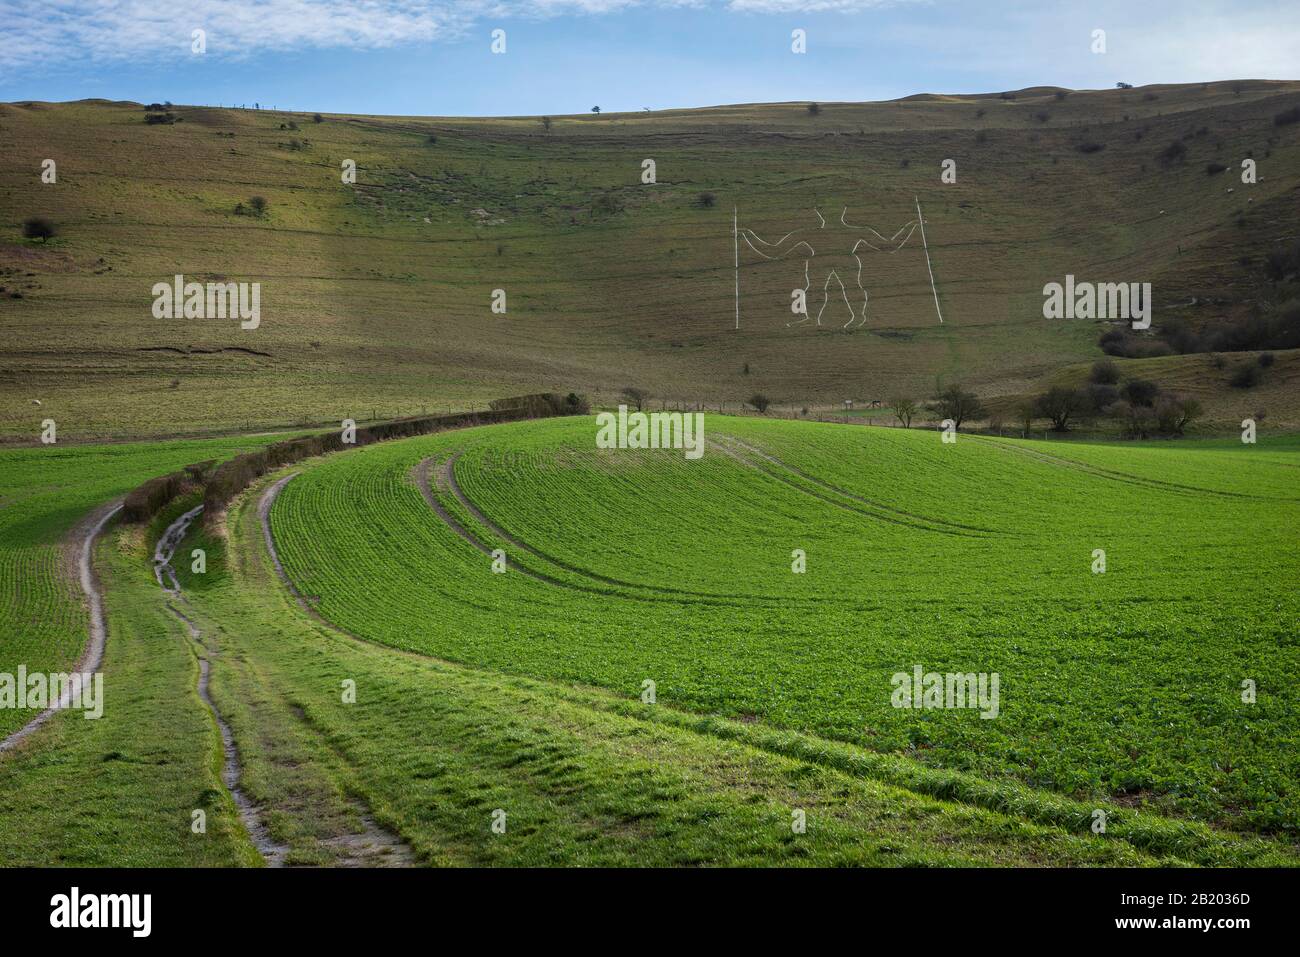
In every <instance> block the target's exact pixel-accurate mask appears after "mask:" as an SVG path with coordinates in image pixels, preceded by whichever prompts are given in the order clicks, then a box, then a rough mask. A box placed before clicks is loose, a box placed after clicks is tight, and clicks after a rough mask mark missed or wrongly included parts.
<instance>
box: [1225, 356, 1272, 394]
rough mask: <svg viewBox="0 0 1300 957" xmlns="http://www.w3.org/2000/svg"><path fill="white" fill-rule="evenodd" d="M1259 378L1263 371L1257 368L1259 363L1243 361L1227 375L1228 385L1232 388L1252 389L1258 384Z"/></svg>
mask: <svg viewBox="0 0 1300 957" xmlns="http://www.w3.org/2000/svg"><path fill="white" fill-rule="evenodd" d="M1261 378H1263V372H1262V371H1261V370H1260V368H1259V363H1257V362H1243V363H1241V365H1239V366H1237V368H1236V369H1234V370H1233V372H1232V375H1231V376H1229V378H1228V385H1230V386H1232V387H1233V388H1234V389H1253V388H1254V387H1255V386H1257V385H1259V380H1260V379H1261Z"/></svg>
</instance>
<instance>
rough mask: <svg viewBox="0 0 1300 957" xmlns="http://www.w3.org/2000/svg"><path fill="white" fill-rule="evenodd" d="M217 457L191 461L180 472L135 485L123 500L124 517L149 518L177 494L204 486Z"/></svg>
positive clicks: (127, 519)
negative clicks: (196, 462) (204, 481)
mask: <svg viewBox="0 0 1300 957" xmlns="http://www.w3.org/2000/svg"><path fill="white" fill-rule="evenodd" d="M213 462H215V459H214V460H209V461H207V462H199V463H198V464H196V465H187V466H185V468H183V469H181V470H180V471H179V472H172V473H171V474H170V475H160V476H158V477H157V478H151V479H149V481H147V482H145V483H144V484H143V485H140V486H138V487H136V488H134V489H132V490H131V491H130V492H129V493H127V496H126V498H125V499H123V501H122V517H123V518H124V519H125V520H126V521H128V522H147V521H149V520H150V519H151V518H153V517H154V516H155V515H157V514H158V513H159V512H160V511H162V510H163V508H164V507H165V506H166V505H167V503H168V502H170V501H171V500H172V499H174V498H176V496H178V495H181V494H183V493H184V492H186V491H189V490H191V489H196V488H200V487H202V485H203V480H204V477H205V476H206V475H207V473H208V471H209V470H210V469H211V468H212V465H213Z"/></svg>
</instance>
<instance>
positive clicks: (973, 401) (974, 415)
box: [930, 385, 984, 429]
mask: <svg viewBox="0 0 1300 957" xmlns="http://www.w3.org/2000/svg"><path fill="white" fill-rule="evenodd" d="M930 408H931V410H932V411H934V412H935V413H937V414H938V415H939V417H940V418H943V419H952V424H953V427H954V428H958V429H960V428H961V424H962V423H963V422H966V421H968V420H970V419H978V418H979V417H980V416H981V415H983V414H984V406H983V405H981V404H980V400H979V398H978V397H977V396H976V395H975V393H974V392H967V391H966V390H965V389H963V388H962V387H961V386H959V385H950V386H948V388H946V389H944V390H943V391H942V392H940V393H939V394H938V395H937V396H935V398H934V401H933V402H931V403H930Z"/></svg>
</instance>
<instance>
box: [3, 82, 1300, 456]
mask: <svg viewBox="0 0 1300 957" xmlns="http://www.w3.org/2000/svg"><path fill="white" fill-rule="evenodd" d="M1298 101H1300V84H1296V83H1290V82H1264V81H1243V82H1240V83H1236V84H1233V83H1213V84H1205V85H1188V86H1169V87H1150V88H1143V89H1138V90H1113V91H1080V92H1067V91H1057V90H1053V89H1035V90H1025V91H1020V92H1019V93H1016V94H1005V95H1002V96H999V95H989V96H985V97H971V96H968V97H944V96H922V97H911V98H908V99H906V100H902V101H895V102H888V103H863V104H856V103H845V104H838V103H832V104H823V105H822V109H821V112H820V113H819V114H818V115H812V114H811V113H810V112H809V111H808V109H807V108H806V105H805V104H798V103H795V104H759V105H751V106H736V107H718V108H714V109H708V110H681V111H664V112H658V113H644V114H606V115H601V116H578V117H557V118H555V119H554V120H553V122H552V123H551V125H550V128H549V129H547V128H545V127H544V126H543V124H542V123H541V122H540V121H539V119H538V118H528V117H515V118H499V119H449V118H428V117H358V116H324V117H322V121H321V122H319V123H317V122H314V121H313V118H312V116H310V115H306V114H287V113H273V112H270V111H252V110H238V109H228V108H213V107H178V108H175V109H174V111H173V112H174V114H175V116H176V117H178V118H179V120H180V122H177V123H175V124H172V125H166V124H162V125H147V124H146V123H145V122H144V115H145V114H144V112H143V110H142V108H141V107H140V105H138V104H130V103H109V102H104V101H83V102H77V103H65V104H48V103H20V104H0V142H3V145H4V149H3V150H0V230H3V232H4V235H3V237H0V285H3V286H4V287H5V289H4V291H3V292H0V323H2V324H3V328H4V331H5V333H6V335H5V336H4V337H3V340H2V341H0V370H3V371H2V372H0V434H2V435H4V436H5V437H8V438H11V439H26V440H31V439H32V438H33V437H34V436H35V435H36V433H37V431H38V429H39V423H40V421H41V419H43V418H47V417H52V418H54V419H55V420H56V421H58V422H59V425H60V431H61V434H63V435H65V436H68V437H69V438H75V437H81V438H87V437H93V436H115V435H139V434H175V433H177V432H183V431H190V430H207V429H218V428H248V427H263V426H268V425H273V424H286V423H298V422H304V421H312V422H321V421H335V420H337V419H341V418H343V417H352V418H356V419H364V418H370V417H371V416H372V415H375V414H377V415H380V416H383V415H393V414H396V413H399V412H408V413H409V412H418V411H419V410H420V409H421V408H423V407H428V408H430V409H432V408H438V407H440V406H442V405H444V404H450V405H453V406H458V407H464V406H466V405H469V404H472V403H474V402H476V401H478V402H482V401H485V400H486V399H487V398H490V397H492V396H496V395H499V394H501V393H502V391H503V390H504V391H507V392H512V391H530V390H534V389H541V388H545V389H550V388H557V387H558V388H562V389H563V390H565V391H568V390H569V389H579V390H585V391H588V392H591V393H593V394H595V395H597V396H601V395H605V396H609V395H613V394H614V393H615V392H616V391H617V390H618V389H619V388H621V387H622V386H624V385H628V384H636V385H639V386H642V387H645V388H647V389H649V390H650V391H651V392H653V393H654V394H655V395H656V396H659V397H663V398H666V399H669V400H674V399H681V400H696V399H703V400H707V401H711V402H718V401H729V402H732V403H735V402H737V401H738V400H742V399H744V398H747V397H748V396H749V395H750V394H751V393H753V392H755V391H763V392H766V393H767V394H769V395H770V396H772V397H773V398H774V399H776V400H777V401H779V402H782V403H785V402H789V403H795V404H808V405H812V406H817V405H822V404H830V405H837V404H838V403H839V402H840V401H841V400H842V399H844V398H846V397H855V398H859V399H869V398H887V397H888V396H889V395H890V393H893V392H900V391H901V392H910V393H912V394H915V395H918V396H922V395H926V394H928V393H929V392H930V391H931V390H932V389H933V388H934V385H935V383H936V381H937V380H939V379H941V378H942V379H943V380H944V381H953V380H961V381H963V382H965V383H967V384H969V385H971V386H973V387H975V389H976V390H977V391H978V392H980V393H981V394H982V395H984V396H986V397H991V396H998V395H1014V394H1018V393H1020V392H1023V391H1027V390H1028V389H1030V388H1033V387H1036V386H1037V385H1038V384H1040V383H1041V382H1042V381H1043V380H1044V378H1045V377H1047V376H1049V375H1051V374H1052V373H1053V372H1054V371H1055V370H1056V369H1058V368H1059V367H1061V366H1063V365H1067V364H1070V363H1081V362H1085V361H1087V360H1089V359H1091V358H1093V357H1095V356H1097V355H1099V354H1100V353H1099V351H1098V349H1097V347H1096V339H1097V336H1098V334H1099V332H1100V331H1101V329H1102V328H1103V326H1102V325H1101V324H1099V323H1093V322H1083V321H1080V322H1066V321H1057V322H1051V321H1047V320H1044V319H1043V318H1042V316H1041V304H1042V287H1043V285H1044V283H1046V282H1048V281H1053V280H1059V279H1061V278H1062V276H1063V275H1064V274H1065V273H1067V272H1071V273H1074V274H1075V275H1077V276H1079V277H1080V278H1089V279H1093V280H1096V281H1150V282H1152V283H1153V284H1154V287H1155V300H1156V310H1157V312H1156V315H1157V321H1159V317H1161V316H1163V315H1171V316H1172V315H1177V316H1180V317H1186V318H1189V319H1191V320H1192V321H1193V322H1198V321H1204V320H1209V319H1216V318H1232V317H1234V316H1236V315H1238V314H1240V313H1241V312H1242V310H1245V309H1248V308H1249V304H1250V302H1251V301H1253V300H1256V299H1259V298H1262V297H1264V296H1265V295H1266V294H1267V293H1268V290H1267V289H1266V288H1265V286H1266V283H1265V282H1264V280H1263V279H1262V277H1261V274H1260V271H1259V262H1260V260H1261V258H1262V256H1263V254H1264V252H1265V251H1267V250H1268V249H1270V248H1273V246H1275V245H1276V244H1278V243H1281V242H1283V241H1286V240H1288V239H1291V240H1293V239H1294V237H1295V222H1296V219H1297V214H1298V213H1300V192H1297V190H1296V186H1297V184H1300V179H1298V178H1297V174H1296V172H1295V171H1296V170H1297V169H1300V162H1298V161H1300V125H1290V126H1281V127H1276V126H1274V124H1273V117H1274V116H1275V115H1276V114H1277V113H1279V112H1280V111H1282V110H1284V109H1286V108H1288V107H1290V106H1293V105H1295V104H1296V103H1297V102H1298ZM290 124H296V125H297V126H298V127H299V128H298V129H291V128H289V125H290ZM282 127H284V128H282ZM431 138H434V139H435V140H436V141H431ZM1174 141H1179V142H1182V143H1184V145H1185V148H1186V155H1185V158H1184V159H1183V161H1181V162H1179V163H1176V164H1173V165H1170V166H1166V165H1165V164H1163V163H1162V162H1161V161H1160V160H1159V158H1158V155H1159V154H1160V153H1161V152H1162V150H1164V149H1165V147H1167V146H1168V145H1169V144H1170V143H1171V142H1174ZM1090 144H1091V145H1090ZM1092 146H1100V147H1102V148H1101V149H1099V150H1096V151H1093V152H1084V151H1083V150H1082V149H1081V147H1082V148H1085V149H1091V148H1092ZM1245 156H1253V157H1255V158H1256V159H1257V161H1258V163H1259V174H1260V182H1259V183H1257V184H1256V185H1254V186H1250V187H1246V186H1243V185H1242V184H1241V183H1240V182H1239V180H1238V179H1237V177H1236V173H1235V172H1234V171H1235V170H1237V168H1238V166H1239V163H1240V159H1241V158H1242V157H1245ZM46 158H53V159H55V161H56V162H57V164H58V167H57V168H58V182H57V183H55V184H43V183H41V181H40V171H41V163H42V160H44V159H46ZM948 158H952V159H955V160H956V162H957V172H958V176H957V182H956V183H955V184H953V185H944V184H941V183H940V180H939V172H940V163H941V162H942V161H943V160H944V159H948ZM348 159H351V160H354V161H355V162H356V164H357V181H356V184H355V185H346V184H344V183H342V182H341V180H340V164H341V163H342V162H343V161H344V160H348ZM645 159H653V160H654V161H655V163H656V172H657V179H658V182H657V183H656V184H655V185H643V184H642V183H641V174H642V163H643V160H645ZM1209 162H1221V163H1223V164H1225V165H1227V166H1228V167H1229V170H1228V172H1227V173H1224V174H1220V175H1215V176H1211V175H1207V173H1206V164H1207V163H1209ZM1234 187H1235V189H1234ZM1230 190H1232V191H1230ZM704 193H708V194H711V196H712V205H706V204H705V202H704V201H702V199H701V194H704ZM254 195H259V196H262V197H265V199H266V200H267V201H268V203H269V208H268V211H267V213H266V214H265V215H264V216H260V217H259V216H251V215H236V213H235V208H236V205H237V204H239V203H244V204H247V203H248V201H249V199H250V197H252V196H254ZM917 200H919V202H920V204H921V206H922V208H923V210H924V218H925V231H926V238H927V241H928V243H929V247H930V253H931V256H932V259H933V269H934V276H935V280H936V283H937V287H938V291H939V301H940V305H941V308H942V311H943V315H944V319H945V322H944V323H943V324H942V325H940V324H939V323H938V322H937V319H936V313H935V304H934V301H933V296H932V294H931V290H930V283H929V273H928V270H927V267H926V262H925V257H924V253H923V251H922V250H921V248H920V246H919V245H918V239H919V236H916V237H913V239H912V240H911V241H909V243H908V244H907V245H906V246H904V247H903V248H902V249H900V250H899V251H898V252H897V253H887V252H883V251H881V252H871V253H870V254H869V255H866V257H865V258H864V261H863V267H864V272H865V275H866V277H867V279H866V285H867V287H868V291H869V293H870V296H871V298H870V303H869V306H868V308H869V312H868V318H867V322H866V324H865V326H864V327H862V328H860V329H855V330H853V331H851V332H844V331H842V329H841V327H842V326H843V325H844V323H845V321H846V320H847V319H848V318H849V316H848V313H847V312H845V311H844V310H845V308H846V307H845V306H844V304H843V303H842V302H837V301H836V300H835V299H834V298H832V300H831V304H830V306H829V311H828V313H827V314H826V316H825V317H824V320H823V327H822V328H821V329H817V328H815V327H813V326H812V324H811V323H809V324H807V325H804V326H797V327H793V328H787V325H786V324H787V322H789V321H790V320H791V319H792V318H794V317H793V316H792V315H791V313H790V310H789V304H790V291H791V289H792V288H793V287H794V286H796V285H802V284H803V281H804V274H803V266H802V262H801V261H800V260H799V259H798V257H796V258H793V259H785V260H781V261H767V260H764V259H763V258H761V257H760V256H758V255H756V254H755V253H754V252H753V251H752V250H751V249H749V248H748V246H747V244H745V243H743V242H742V243H741V244H740V262H741V266H740V270H739V272H740V329H739V330H736V329H735V328H734V326H735V322H736V318H735V310H736V305H735V284H736V276H735V270H734V268H733V261H734V256H735V255H736V250H735V242H734V239H733V210H735V211H736V213H735V215H736V216H737V217H738V219H739V222H740V225H741V227H743V228H749V229H752V230H753V231H754V232H755V233H756V234H757V236H758V237H760V238H762V239H765V240H768V241H773V240H775V239H778V238H779V237H781V236H782V235H784V234H785V233H787V232H789V231H791V230H795V229H804V230H807V231H810V232H809V237H810V239H812V240H816V241H818V242H821V241H822V237H820V236H818V235H817V234H818V233H819V232H821V230H820V229H819V228H818V220H817V218H816V217H817V214H816V213H815V212H814V209H819V210H820V211H821V213H822V215H823V216H824V217H825V219H826V220H827V222H828V225H829V226H830V227H831V229H830V231H829V232H826V233H825V234H824V235H825V237H826V238H825V242H824V243H823V246H822V249H821V250H819V252H822V253H824V254H825V253H828V251H835V252H836V254H837V255H838V256H839V257H840V259H841V260H843V259H844V255H845V253H844V251H843V250H842V249H841V246H843V245H844V243H843V241H842V240H843V236H844V235H845V234H844V233H841V234H840V235H836V236H832V235H831V234H832V233H834V232H836V230H835V229H834V227H835V226H836V225H837V224H838V222H839V217H840V213H841V210H842V209H843V208H844V207H847V208H848V217H847V220H848V222H850V223H854V224H858V225H866V226H871V227H873V228H874V229H875V230H877V231H878V232H879V233H881V234H883V235H885V236H891V235H893V233H894V232H895V231H896V230H897V229H898V228H899V227H901V226H904V225H905V224H906V223H908V222H909V221H911V220H914V219H915V218H916V202H917ZM32 215H47V216H49V217H51V218H52V219H53V220H54V221H55V222H56V223H57V224H58V226H59V228H60V235H59V236H58V237H57V238H55V239H53V240H51V241H49V242H48V244H42V243H37V242H29V241H24V240H22V239H21V238H20V231H19V226H20V223H21V222H22V221H23V220H24V219H25V218H26V217H28V216H32ZM849 235H853V234H849ZM815 271H816V270H815V269H814V272H815ZM176 273H182V274H184V275H185V276H187V277H188V278H191V279H195V280H198V281H209V280H217V279H228V280H231V281H245V282H260V283H261V284H262V323H261V326H260V328H258V329H256V330H247V331H245V330H241V329H240V328H239V327H238V323H237V322H234V321H231V320H219V319H189V320H185V319H174V320H159V319H155V318H154V317H153V316H152V314H151V312H150V306H151V294H150V289H151V287H152V285H153V284H154V283H155V282H158V281H162V280H166V279H168V278H169V277H171V276H172V275H174V274H176ZM813 278H814V289H813V290H812V293H813V300H814V301H813V303H812V308H813V310H814V311H815V310H816V309H817V308H818V307H819V306H820V291H819V290H820V287H821V281H820V279H818V278H816V277H815V276H814V277H813ZM494 289H504V290H505V291H506V294H507V309H508V311H507V313H506V314H505V315H494V314H493V313H492V312H491V311H490V302H491V299H490V297H491V295H492V291H493V290H494ZM14 294H17V295H19V296H21V298H11V297H12V296H13V295H14ZM1193 299H1195V302H1196V305H1194V306H1187V305H1186V304H1188V303H1191V302H1192V301H1193ZM1156 361H1159V362H1164V363H1166V364H1168V365H1169V366H1170V367H1173V366H1174V364H1175V363H1177V362H1180V361H1183V360H1180V359H1178V357H1173V358H1172V359H1170V360H1156ZM746 369H747V370H748V371H747V372H746ZM1293 393H1294V390H1286V391H1285V392H1284V393H1283V395H1282V396H1281V397H1280V398H1278V399H1270V401H1269V412H1270V416H1271V417H1272V421H1273V422H1275V423H1285V422H1292V423H1294V422H1297V421H1300V410H1298V409H1297V408H1296V403H1295V401H1294V395H1293ZM1220 395H1224V396H1227V397H1228V398H1227V399H1225V400H1224V402H1222V403H1221V402H1219V401H1218V397H1219V396H1220ZM1207 398H1208V399H1209V400H1210V401H1209V402H1208V405H1209V408H1210V411H1211V414H1212V416H1213V417H1214V418H1217V419H1220V420H1222V421H1224V422H1230V421H1231V420H1232V419H1233V418H1234V417H1237V416H1238V415H1239V410H1238V409H1237V407H1236V404H1235V403H1236V398H1237V397H1235V396H1232V395H1230V394H1229V393H1228V391H1227V390H1226V389H1222V390H1221V389H1215V390H1213V395H1209V396H1207ZM33 400H40V401H41V402H42V403H43V404H42V405H41V406H39V407H37V406H35V405H34V404H33ZM1229 400H1230V401H1229Z"/></svg>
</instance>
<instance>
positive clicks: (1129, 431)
mask: <svg viewBox="0 0 1300 957" xmlns="http://www.w3.org/2000/svg"><path fill="white" fill-rule="evenodd" d="M1106 414H1107V415H1109V416H1111V417H1112V418H1114V419H1116V420H1118V421H1119V422H1120V423H1121V424H1122V425H1123V426H1124V434H1125V435H1127V436H1129V437H1130V438H1135V439H1142V438H1146V436H1147V435H1148V434H1149V433H1150V432H1151V429H1152V427H1153V426H1154V424H1155V416H1154V415H1153V412H1152V409H1151V408H1150V406H1145V405H1133V404H1132V403H1131V402H1125V401H1124V400H1123V399H1121V400H1120V401H1118V402H1116V403H1115V404H1114V405H1112V406H1111V407H1110V408H1108V409H1107V410H1106Z"/></svg>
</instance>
